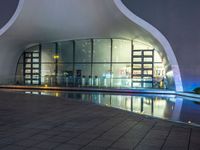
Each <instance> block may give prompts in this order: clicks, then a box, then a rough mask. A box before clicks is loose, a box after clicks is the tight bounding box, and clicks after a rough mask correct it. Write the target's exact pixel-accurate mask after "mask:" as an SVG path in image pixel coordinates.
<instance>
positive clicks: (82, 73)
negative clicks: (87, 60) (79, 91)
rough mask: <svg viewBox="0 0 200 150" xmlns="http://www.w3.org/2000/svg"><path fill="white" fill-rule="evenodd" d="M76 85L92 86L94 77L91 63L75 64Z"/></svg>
mask: <svg viewBox="0 0 200 150" xmlns="http://www.w3.org/2000/svg"><path fill="white" fill-rule="evenodd" d="M75 85H76V86H80V85H81V86H92V85H93V79H92V76H91V64H76V65H75Z"/></svg>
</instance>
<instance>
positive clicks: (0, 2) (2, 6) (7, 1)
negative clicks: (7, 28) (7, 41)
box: [0, 0, 19, 28]
mask: <svg viewBox="0 0 200 150" xmlns="http://www.w3.org/2000/svg"><path fill="white" fill-rule="evenodd" d="M18 2H19V0H0V28H2V27H3V26H4V25H5V24H6V23H7V22H8V20H9V19H10V18H11V17H12V15H13V13H14V12H15V10H16V7H17V5H18Z"/></svg>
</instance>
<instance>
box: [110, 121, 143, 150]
mask: <svg viewBox="0 0 200 150" xmlns="http://www.w3.org/2000/svg"><path fill="white" fill-rule="evenodd" d="M141 121H143V119H141V120H139V121H137V122H136V123H135V124H133V126H132V127H130V128H129V129H128V130H127V131H126V132H125V133H124V134H122V135H121V136H120V137H119V138H117V139H116V140H115V141H114V142H113V143H112V144H111V145H110V146H108V147H107V148H106V150H107V149H109V148H111V147H112V145H114V144H115V143H116V142H117V141H118V140H119V139H120V138H122V137H123V136H124V135H126V134H127V133H128V132H129V131H130V130H131V129H133V128H135V126H136V125H138V124H139V123H140V122H141Z"/></svg>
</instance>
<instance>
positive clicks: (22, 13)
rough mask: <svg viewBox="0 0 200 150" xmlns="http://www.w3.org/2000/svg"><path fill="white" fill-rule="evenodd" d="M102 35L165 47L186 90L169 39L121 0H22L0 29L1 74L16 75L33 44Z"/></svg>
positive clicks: (180, 88)
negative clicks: (24, 52)
mask: <svg viewBox="0 0 200 150" xmlns="http://www.w3.org/2000/svg"><path fill="white" fill-rule="evenodd" d="M144 29H145V30H144ZM101 37H103V38H105V37H106V38H126V39H127V38H128V39H138V40H143V41H146V42H149V43H150V44H152V45H153V46H154V47H156V48H158V49H159V50H163V51H165V53H166V54H167V57H168V60H169V62H170V64H171V65H172V70H173V71H174V73H176V74H175V83H176V89H177V90H179V91H180V90H182V84H181V78H180V71H179V68H178V64H177V61H176V58H175V56H174V54H173V51H172V49H171V47H170V45H169V43H168V41H167V40H166V39H165V38H164V36H163V35H162V34H161V33H160V32H159V31H157V30H156V29H155V28H154V27H152V26H151V25H149V24H148V23H146V22H145V21H143V20H141V19H140V18H138V17H137V16H135V15H134V14H132V12H130V11H129V10H128V9H127V8H126V7H125V6H124V5H123V4H122V2H121V1H120V0H57V1H55V0H20V2H19V6H18V8H17V10H16V12H15V14H14V15H13V17H12V18H11V20H10V21H9V22H8V23H7V24H6V25H5V26H4V27H3V28H1V29H0V50H1V55H0V69H1V70H2V69H4V72H1V74H0V76H1V77H2V79H4V78H5V79H8V78H13V76H14V74H15V68H16V65H17V60H18V58H19V56H20V55H21V53H22V51H23V50H24V49H25V47H27V46H29V45H30V44H35V43H45V42H52V41H60V40H70V39H84V38H101Z"/></svg>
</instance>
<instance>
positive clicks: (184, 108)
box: [18, 91, 200, 125]
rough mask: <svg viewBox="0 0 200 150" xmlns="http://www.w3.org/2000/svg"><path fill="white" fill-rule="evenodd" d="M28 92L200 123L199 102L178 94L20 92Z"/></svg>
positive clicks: (28, 92)
mask: <svg viewBox="0 0 200 150" xmlns="http://www.w3.org/2000/svg"><path fill="white" fill-rule="evenodd" d="M18 92H23V93H26V94H39V95H51V96H56V97H63V98H65V99H66V100H74V101H82V102H87V103H93V104H98V105H103V106H107V107H114V108H118V109H123V110H126V111H130V112H134V113H138V114H143V115H148V116H153V117H158V118H162V119H167V120H171V121H177V122H184V123H189V124H195V125H200V102H198V101H196V100H195V99H190V98H185V97H179V96H175V95H157V94H115V93H98V92H90V93H89V92H88V93H87V92H71V91H69V92H60V91H58V92H55V91H18Z"/></svg>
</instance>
